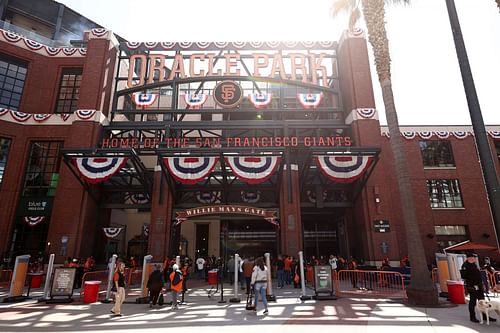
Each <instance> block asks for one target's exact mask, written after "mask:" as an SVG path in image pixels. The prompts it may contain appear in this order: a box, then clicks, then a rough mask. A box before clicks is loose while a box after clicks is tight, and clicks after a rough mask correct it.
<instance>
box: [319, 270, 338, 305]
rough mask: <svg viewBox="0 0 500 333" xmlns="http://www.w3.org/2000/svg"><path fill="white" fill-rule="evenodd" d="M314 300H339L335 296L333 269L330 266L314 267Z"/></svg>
mask: <svg viewBox="0 0 500 333" xmlns="http://www.w3.org/2000/svg"><path fill="white" fill-rule="evenodd" d="M314 293H315V294H316V295H315V296H314V299H317V300H324V299H337V297H335V296H334V295H333V284H332V267H331V266H330V265H317V266H314Z"/></svg>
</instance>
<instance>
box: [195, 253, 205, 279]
mask: <svg viewBox="0 0 500 333" xmlns="http://www.w3.org/2000/svg"><path fill="white" fill-rule="evenodd" d="M196 275H197V277H198V279H200V280H201V279H203V278H204V277H205V259H204V258H203V257H202V256H200V257H198V259H196Z"/></svg>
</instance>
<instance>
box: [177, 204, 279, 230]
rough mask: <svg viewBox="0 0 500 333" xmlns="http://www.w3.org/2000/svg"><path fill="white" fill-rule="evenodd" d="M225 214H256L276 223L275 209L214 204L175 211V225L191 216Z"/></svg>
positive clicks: (276, 214)
mask: <svg viewBox="0 0 500 333" xmlns="http://www.w3.org/2000/svg"><path fill="white" fill-rule="evenodd" d="M227 214H233V215H250V216H258V217H262V218H263V219H265V220H266V221H268V222H269V223H272V224H275V225H278V220H277V219H278V213H277V211H276V210H274V209H263V208H258V207H249V206H239V205H214V206H205V207H196V208H191V209H186V210H179V211H177V212H176V225H178V224H180V223H182V222H184V221H186V220H187V219H188V218H191V217H198V216H204V215H227Z"/></svg>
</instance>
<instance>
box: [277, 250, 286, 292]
mask: <svg viewBox="0 0 500 333" xmlns="http://www.w3.org/2000/svg"><path fill="white" fill-rule="evenodd" d="M276 277H277V279H278V289H281V288H283V287H284V286H285V263H284V262H283V258H282V257H281V255H280V256H278V260H276Z"/></svg>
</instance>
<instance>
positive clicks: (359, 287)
mask: <svg viewBox="0 0 500 333" xmlns="http://www.w3.org/2000/svg"><path fill="white" fill-rule="evenodd" d="M336 277H337V283H336V290H337V296H342V297H352V296H363V297H367V296H376V297H384V298H403V299H406V290H405V285H404V278H403V275H402V274H401V273H398V272H387V271H361V270H341V271H339V272H338V274H336Z"/></svg>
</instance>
